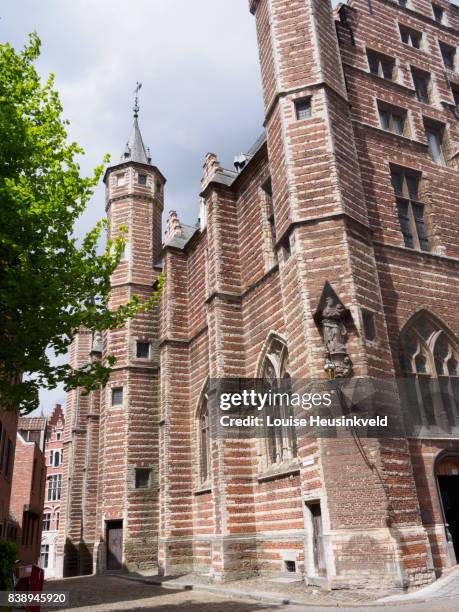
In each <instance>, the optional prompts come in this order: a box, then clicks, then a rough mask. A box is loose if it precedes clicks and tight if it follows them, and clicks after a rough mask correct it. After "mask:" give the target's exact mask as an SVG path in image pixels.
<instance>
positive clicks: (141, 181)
mask: <svg viewBox="0 0 459 612" xmlns="http://www.w3.org/2000/svg"><path fill="white" fill-rule="evenodd" d="M137 182H138V184H139V185H143V186H145V185H146V184H147V175H146V174H139V175H138V176H137Z"/></svg>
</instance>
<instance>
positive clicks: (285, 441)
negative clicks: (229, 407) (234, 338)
mask: <svg viewBox="0 0 459 612" xmlns="http://www.w3.org/2000/svg"><path fill="white" fill-rule="evenodd" d="M259 378H262V379H263V383H262V384H263V388H264V391H265V392H267V391H272V392H274V393H276V392H280V393H285V392H288V391H289V389H290V373H289V363H288V350H287V346H286V344H285V342H284V341H283V340H281V339H280V338H278V337H277V336H273V337H272V338H271V340H270V341H269V343H268V346H267V349H266V351H265V354H264V358H263V361H262V363H261V367H260V370H259ZM289 414H290V413H289V410H288V406H286V405H285V403H274V404H273V405H269V406H267V408H266V409H265V421H266V418H267V416H268V415H269V416H270V417H271V421H273V420H274V419H275V418H284V419H285V418H287V417H288V416H289ZM264 442H265V449H264V450H265V452H264V455H265V460H266V463H267V465H272V464H275V463H282V462H283V461H288V460H289V459H293V458H294V457H296V456H297V439H296V431H295V428H294V427H288V426H280V425H277V426H275V427H266V426H265V427H264Z"/></svg>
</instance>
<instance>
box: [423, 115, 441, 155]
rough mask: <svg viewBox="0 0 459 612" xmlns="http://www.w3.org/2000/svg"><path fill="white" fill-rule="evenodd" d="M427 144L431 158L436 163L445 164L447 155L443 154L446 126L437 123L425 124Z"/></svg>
mask: <svg viewBox="0 0 459 612" xmlns="http://www.w3.org/2000/svg"><path fill="white" fill-rule="evenodd" d="M424 128H425V132H426V138H427V144H428V147H429V155H430V159H431V160H432V161H433V162H435V163H436V164H444V163H445V157H444V154H443V148H444V147H443V134H444V128H443V126H440V125H435V124H430V123H427V124H424Z"/></svg>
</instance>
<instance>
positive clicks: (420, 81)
mask: <svg viewBox="0 0 459 612" xmlns="http://www.w3.org/2000/svg"><path fill="white" fill-rule="evenodd" d="M411 74H412V75H413V83H414V88H415V90H416V97H417V99H418V100H419V102H423V103H424V104H430V74H429V73H428V72H422V71H420V70H416V69H415V68H412V69H411Z"/></svg>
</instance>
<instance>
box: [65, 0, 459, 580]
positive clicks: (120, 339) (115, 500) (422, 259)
mask: <svg viewBox="0 0 459 612" xmlns="http://www.w3.org/2000/svg"><path fill="white" fill-rule="evenodd" d="M441 4H442V6H444V9H445V11H446V14H447V18H448V20H449V25H438V24H436V23H435V22H434V20H433V18H432V14H431V5H430V2H427V0H413V2H411V3H410V6H409V8H408V9H406V10H405V9H401V8H399V7H398V5H397V4H396V3H394V2H392V1H390V0H373V2H372V3H371V5H372V12H371V11H370V5H369V3H368V2H367V1H366V0H365V1H364V0H351V1H350V2H349V4H348V5H347V6H346V7H344V8H341V9H340V11H339V13H338V12H337V13H335V14H333V13H332V9H331V3H330V2H329V1H324V0H307V1H305V0H298V1H297V0H288V1H287V0H252V1H251V2H250V7H251V11H252V12H253V13H254V15H255V19H256V26H257V36H258V42H259V50H260V65H261V73H262V82H263V91H264V104H265V114H266V116H265V127H266V141H260V143H259V144H258V146H257V147H256V149H254V150H253V151H252V153H253V155H252V156H251V157H250V159H249V160H248V162H247V164H246V166H245V168H244V169H243V170H242V171H241V172H240V173H239V174H237V173H234V172H232V171H228V170H224V169H222V168H221V167H220V164H219V162H218V159H217V158H216V156H215V155H212V154H209V155H208V156H207V158H206V163H205V177H204V179H203V184H202V189H203V191H202V194H201V196H202V199H203V202H202V211H204V212H205V222H204V220H202V221H203V223H202V228H201V231H199V230H198V229H196V228H191V230H190V231H189V233H188V234H187V235H186V237H184V234H183V232H182V233H181V231H182V230H181V226H180V223H179V221H178V220H177V219H176V217H175V216H174V223H175V225H174V228H170V230H171V231H169V232H168V235H167V238H166V242H165V245H164V248H163V251H162V269H163V272H164V273H165V276H166V284H165V289H164V293H163V297H162V303H161V307H160V309H159V311H158V313H157V314H156V313H155V314H143V315H139V316H137V317H136V318H135V319H134V320H133V321H132V322H130V323H129V324H128V325H126V327H124V328H123V329H119V330H113V331H111V332H109V333H107V334H105V335H104V338H103V349H102V352H101V354H100V358H101V359H102V360H104V359H105V358H106V356H107V355H108V354H115V355H116V356H117V359H118V361H117V364H116V367H115V369H114V371H113V374H112V377H111V380H110V383H109V385H108V386H107V388H106V389H105V390H103V391H102V392H101V395H100V398H99V397H97V396H95V395H93V396H92V397H91V398H90V399H87V400H83V398H82V397H81V396H79V395H78V394H77V395H76V396H72V395H71V394H70V396H69V399H68V410H70V411H73V412H72V414H73V415H74V417H73V418H74V423H75V424H74V425H73V426H72V427H73V429H72V432H73V433H72V436H73V440H74V442H72V448H74V450H73V451H72V453H68V455H67V456H68V470H69V477H70V474H71V473H72V470H74V469H75V467H76V466H77V465H79V463H78V462H79V461H80V459H79V457H80V455H79V453H81V457H83V455H84V454H85V456H86V464H85V465H86V468H85V469H86V470H89V469H92V474H93V476H92V478H96V474H97V479H98V483H99V484H98V487H97V491H96V490H95V489H94V490H92V493H91V496H92V497H91V501H89V498H87V499H83V497H82V493H80V492H79V491H80V490H81V489H80V488H78V487H81V483H80V481H81V479H80V480H78V478H79V477H75V476H72V477H71V478H70V480H69V482H70V483H72V486H77V489H75V493H72V494H71V500H73V501H71V504H75V509H74V510H71V511H69V514H68V516H67V518H66V521H67V532H66V533H67V537H68V538H69V539H70V540H71V542H72V543H73V544H72V545H73V547H75V546H76V543H77V542H78V538H79V536H78V534H77V533H76V528H77V526H80V525H81V523H80V521H81V513H83V516H84V513H85V512H86V513H87V515H88V518H87V519H83V526H84V529H86V527H85V525H87V529H88V530H89V532H91V533H94V538H93V536H92V535H91V536H90V537H89V535H88V537H87V538H86V539H85V542H86V543H87V542H89V541H93V542H95V543H96V545H95V546H94V551H93V559H94V566H93V567H94V569H99V570H103V569H104V568H105V567H106V560H105V552H106V542H105V537H106V534H105V528H106V522H107V521H110V520H117V521H120V520H122V521H123V539H124V545H123V560H124V564H125V565H126V566H128V567H135V566H148V567H150V566H153V565H154V564H155V563H156V559H157V560H158V564H159V570H160V571H161V572H163V573H175V572H183V571H190V570H196V571H203V572H206V573H209V574H210V575H212V576H213V577H214V578H215V579H217V580H224V579H228V578H231V577H235V576H239V575H247V574H251V573H253V572H254V571H257V572H281V571H284V570H285V569H286V567H287V566H286V562H295V564H296V570H297V571H298V572H301V573H304V574H305V576H306V578H307V580H308V581H310V582H312V583H318V584H326V585H327V586H328V587H331V588H340V587H343V586H346V587H348V586H360V587H364V586H369V585H370V586H384V585H386V586H392V587H393V586H397V587H402V586H403V587H412V586H418V585H421V584H424V583H427V582H430V581H432V580H433V579H434V570H436V572H437V574H438V573H440V572H441V571H443V569H444V568H445V567H447V566H448V565H450V564H451V563H452V562H453V561H452V557H451V546H450V545H448V543H447V542H446V539H445V537H444V534H445V529H444V525H442V521H443V515H442V513H441V512H440V511H439V504H440V502H439V498H438V492H437V490H436V485H435V479H436V476H435V473H434V463H435V457H437V456H438V453H439V452H441V450H442V449H443V448H446V446H447V448H448V450H450V451H451V450H458V443H457V441H456V440H455V439H454V438H452V439H451V440H450V441H449V442H448V444H447V445H446V446H445V445H444V444H443V443H440V442H435V441H432V440H422V439H421V440H418V441H416V442H414V441H412V442H410V443H408V441H406V440H372V439H363V440H361V441H360V443H359V444H358V445H357V443H356V441H355V439H352V438H351V439H341V440H332V439H322V440H314V439H308V438H305V439H300V440H298V457H292V458H290V459H289V460H288V461H287V460H284V461H283V462H281V463H279V462H277V464H276V462H274V464H273V465H269V461H267V460H266V457H265V456H264V455H265V450H264V445H263V441H260V440H232V441H228V440H226V441H224V440H221V439H218V438H217V437H216V436H215V435H211V437H210V440H209V457H210V473H209V474H208V477H207V478H206V479H205V480H204V479H203V478H202V471H203V470H202V466H201V465H200V445H201V443H202V441H201V438H200V433H199V428H200V415H201V412H200V411H201V410H202V409H203V406H204V405H205V402H206V401H208V402H211V400H212V390H211V389H210V388H209V387H208V384H207V382H208V379H209V378H210V379H213V378H218V377H221V378H224V377H257V376H260V375H261V367H262V364H263V359H264V358H265V356H266V354H267V352H268V351H269V347H270V346H271V343H272V342H273V339H275V340H276V341H277V342H280V343H284V344H285V345H286V346H287V348H288V362H289V373H290V374H291V376H292V377H296V378H323V377H324V371H323V368H324V363H325V357H326V355H325V348H324V342H323V337H322V334H321V330H320V327H319V326H318V324H317V322H316V318H315V316H314V315H315V312H316V309H317V307H318V305H319V300H320V298H321V295H322V291H323V288H324V285H325V283H326V282H327V281H328V283H330V285H331V286H332V288H333V290H334V291H335V292H336V295H337V296H339V299H340V300H341V301H342V303H343V304H344V305H345V306H346V308H347V309H348V311H349V316H350V322H349V324H348V332H349V336H348V339H347V350H348V353H349V356H350V358H351V360H352V367H353V373H354V375H356V376H372V377H376V378H393V377H394V376H395V375H397V374H400V366H399V356H400V337H401V333H402V330H403V329H404V328H405V326H406V324H407V323H408V322H409V321H410V319H411V317H412V315H413V314H415V313H419V312H420V311H426V312H429V313H431V314H433V315H436V317H437V319H436V320H438V321H439V325H441V326H443V327H442V329H443V328H444V329H447V330H448V334H449V337H451V338H456V340H455V342H457V333H458V320H457V316H456V314H455V313H456V309H455V308H454V304H455V303H456V301H457V299H456V293H457V290H458V283H457V265H458V260H457V244H458V241H457V223H456V222H455V218H456V216H457V215H456V214H455V213H456V207H457V198H455V193H456V192H457V187H458V185H457V171H456V161H455V157H454V152H455V146H456V145H455V142H456V139H457V129H458V125H457V118H456V117H455V116H454V113H453V112H452V109H451V105H452V93H451V83H450V82H449V81H451V82H454V78H456V77H454V75H453V74H449V73H448V71H446V72H445V70H444V67H443V66H442V59H441V55H440V51H439V47H438V42H437V38H439V39H441V40H443V41H444V42H448V43H449V44H452V43H454V42H456V43H457V40H456V34H455V31H454V29H453V28H452V27H450V26H451V25H454V24H457V22H458V17H459V11H457V10H456V9H454V8H453V7H452V6H450V5H449V3H447V2H443V1H442V2H441ZM398 23H401V24H402V26H405V27H410V28H412V29H413V28H414V29H418V30H419V31H422V32H423V37H424V44H425V45H426V46H425V47H423V48H422V49H415V48H413V47H409V46H408V45H406V44H405V43H403V42H402V40H401V38H400V31H399V29H398V28H399V26H398ZM367 49H370V50H373V52H379V53H381V54H383V55H384V56H387V57H389V58H390V57H392V58H393V60H394V73H393V74H394V75H396V77H395V78H394V80H393V81H391V80H389V79H385V78H382V77H381V76H377V75H373V74H371V71H370V69H369V64H368V59H367ZM410 66H414V67H416V68H417V69H422V70H425V71H429V72H430V73H431V80H432V84H433V87H432V88H431V96H432V97H431V104H429V105H427V104H425V103H422V102H419V101H418V100H417V98H416V95H415V90H414V83H413V81H412V78H411V68H410ZM395 71H396V72H395ZM304 100H309V101H310V116H309V117H308V116H306V117H304V118H298V116H297V106H296V105H297V104H298V102H299V101H304ZM378 101H379V103H380V104H383V105H384V104H385V105H386V106H381V108H383V107H384V108H389V107H390V108H393V107H394V106H395V107H397V106H399V107H400V108H402V109H407V114H406V119H405V122H406V132H404V134H396V133H392V132H390V131H388V130H386V129H384V130H383V129H382V127H381V123H380V117H379V113H378ZM448 105H450V106H448ZM423 117H424V119H423ZM424 120H427V121H437V122H438V121H441V122H442V123H443V124H444V128H445V147H446V144H447V145H448V148H447V152H448V157H447V158H446V159H445V164H444V165H439V164H436V163H434V162H433V161H432V160H431V158H430V156H429V154H428V147H427V140H426V135H425V133H424ZM446 140H447V143H446ZM445 155H446V148H445ZM394 168H398V169H400V168H407V169H408V171H410V172H415V173H417V174H416V176H419V177H420V189H419V197H421V198H422V199H423V202H422V204H423V205H424V207H425V208H424V214H425V220H426V227H427V233H428V240H429V249H430V250H429V251H428V252H421V251H419V250H415V249H413V248H407V247H405V246H404V245H405V242H404V239H403V235H402V232H401V226H400V221H399V216H398V213H397V207H396V197H395V193H394V189H393V186H392V183H391V170H393V169H394ZM136 171H137V170H136V165H135V164H121V165H120V166H116V167H114V168H112V169H110V171H109V173H108V175H107V207H108V214H109V217H110V219H111V222H112V230H111V231H112V235H113V233H114V232H116V231H117V227H118V226H119V224H125V225H126V226H127V227H128V241H129V245H130V246H129V257H128V258H127V260H126V261H124V262H122V263H121V264H120V266H119V267H118V270H117V271H116V272H115V274H114V275H113V279H112V293H111V304H112V305H113V306H116V305H117V304H122V303H125V302H126V300H127V299H129V296H130V295H132V293H133V292H134V291H135V292H137V293H139V294H140V295H142V296H144V297H147V296H148V295H149V294H150V292H151V286H152V283H153V281H154V279H155V275H156V273H157V271H156V269H155V267H154V265H153V264H154V263H155V262H156V258H157V256H158V254H159V252H160V249H159V240H160V238H159V237H160V219H161V211H162V204H163V192H162V189H161V190H160V192H156V191H155V189H156V187H155V185H156V186H157V183H158V180H159V181H160V182H161V181H162V175H160V173H159V171H158V170H157V169H156V168H154V167H151V168H148V167H147V168H146V171H147V173H148V175H149V177H150V178H151V179H152V180H151V182H150V183H149V185H150V187H148V185H147V188H146V191H144V190H142V189H139V188H138V187H137V186H136ZM121 172H123V173H125V174H126V181H125V182H124V183H123V184H122V185H121V186H118V183H117V182H116V180H115V179H116V177H117V176H118V174H119V173H121ZM150 178H149V181H150ZM268 180H270V182H271V186H272V208H273V216H272V217H271V212H270V209H269V193H268V192H269V189H267V184H268ZM150 188H151V189H153V193H152V192H151V191H149V189H150ZM158 228H159V229H158ZM172 229H173V231H172ZM177 236H181V239H179V238H177ZM420 287H422V291H420V290H419V288H420ZM363 311H367V312H370V313H371V314H372V317H373V320H374V326H375V338H373V339H368V338H366V337H365V334H364V330H363V319H362V317H363V314H362V313H363ZM142 338H144V339H146V340H149V341H151V342H152V348H153V347H154V352H153V354H152V360H151V362H149V363H148V364H147V363H144V362H137V361H136V360H135V359H134V358H133V350H134V348H135V342H136V340H138V339H142ZM80 348H81V349H82V353H81V358H82V359H83V358H85V359H88V355H89V352H90V342H89V338H88V336H87V334H86V332H84V331H82V333H81V334H80V336H79V338H77V340H76V341H75V343H74V346H73V349H72V350H73V352H72V356H71V358H72V359H76V358H77V357H78V356H79V355H80V353H79V351H80ZM84 355H85V357H84ZM78 359H79V357H78ZM121 386H122V387H123V389H124V393H125V394H124V401H123V404H122V405H120V406H111V389H112V388H116V387H121ZM88 402H89V403H88ZM88 406H92V407H93V408H90V409H89V408H88ZM399 409H400V410H403V409H404V407H403V405H400V406H399ZM82 410H83V411H86V412H82ZM99 410H100V412H98V411H99ZM88 411H89V412H88ZM69 414H70V413H69ZM83 414H84V415H86V416H91V415H92V419H93V421H91V422H93V425H92V430H91V432H90V428H89V422H88V423H86V421H85V423H83V421H78V419H83V420H84V418H86V416H83ZM75 419H76V420H75ZM90 420H91V419H90ZM77 422H78V423H79V424H76V423H77ZM96 423H98V425H97V426H96ZM69 432H70V430H69ZM212 433H213V434H215V432H213V431H211V434H212ZM69 435H70V433H69ZM79 435H81V450H77V447H78V448H80V447H79V446H78V445H77V440H79V439H80V438H78V437H77V436H79ZM81 461H82V462H83V459H81ZM429 462H430V463H429ZM81 465H84V462H83V463H82V464H81ZM421 465H422V466H424V468H425V476H422V473H421V472H420V471H419V466H421ZM136 468H150V469H151V474H152V481H151V483H152V484H151V488H150V489H148V488H147V489H142V490H141V491H139V490H137V489H136V488H135V486H133V482H134V478H135V472H134V470H135V469H136ZM79 483H80V484H79ZM85 491H89V489H88V488H86V489H85ZM88 494H89V493H88ZM92 504H95V506H93V505H92ZM430 506H431V509H430V510H429V507H430ZM93 507H94V508H96V509H97V510H96V520H95V524H93V523H91V520H92V519H91V518H90V515H91V512H92V511H91V509H92V508H93ZM319 508H320V511H319ZM429 512H430V513H429ZM319 516H320V521H321V525H322V527H321V529H322V531H323V533H322V536H323V542H324V558H323V560H322V561H321V563H322V564H323V565H322V566H320V567H319V565H318V560H317V558H316V557H317V545H316V544H315V539H314V538H315V536H314V529H315V528H317V527H314V525H316V524H317V520H318V517H319ZM69 517H70V518H69ZM72 525H73V526H74V527H72ZM72 529H73V531H72ZM84 533H85V532H84ZM442 533H443V535H442ZM91 538H93V540H91ZM69 558H70V557H69Z"/></svg>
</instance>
